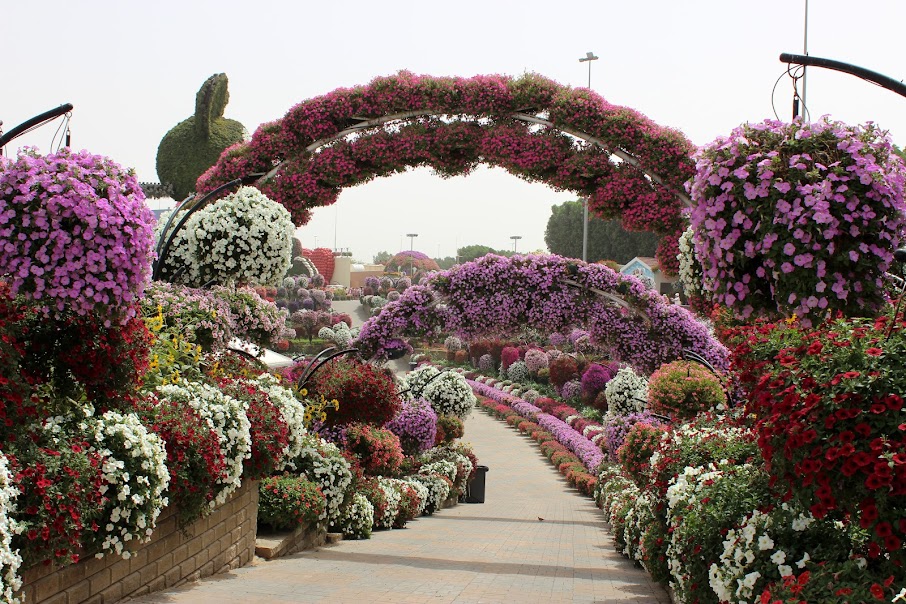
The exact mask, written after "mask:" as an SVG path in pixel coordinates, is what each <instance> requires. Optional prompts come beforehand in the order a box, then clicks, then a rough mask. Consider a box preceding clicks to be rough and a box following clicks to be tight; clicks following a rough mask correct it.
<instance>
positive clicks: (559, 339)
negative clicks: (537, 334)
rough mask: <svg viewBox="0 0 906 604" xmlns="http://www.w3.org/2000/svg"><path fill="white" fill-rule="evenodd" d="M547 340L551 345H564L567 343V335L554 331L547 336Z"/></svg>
mask: <svg viewBox="0 0 906 604" xmlns="http://www.w3.org/2000/svg"><path fill="white" fill-rule="evenodd" d="M547 341H548V342H549V343H550V345H551V346H563V344H565V343H566V336H564V335H563V334H562V333H557V332H554V333H552V334H551V335H549V336H548V337H547Z"/></svg>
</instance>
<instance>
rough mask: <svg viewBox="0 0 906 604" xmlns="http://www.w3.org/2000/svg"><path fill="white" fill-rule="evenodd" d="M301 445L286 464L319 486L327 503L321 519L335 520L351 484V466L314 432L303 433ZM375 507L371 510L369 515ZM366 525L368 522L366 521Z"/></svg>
mask: <svg viewBox="0 0 906 604" xmlns="http://www.w3.org/2000/svg"><path fill="white" fill-rule="evenodd" d="M302 441H303V443H302V448H301V451H300V452H299V455H297V456H296V457H295V458H294V459H293V460H292V461H291V462H290V463H289V464H288V465H289V467H291V468H293V469H294V470H295V471H297V472H299V473H301V474H304V475H305V476H306V477H307V478H308V479H309V480H311V481H312V482H314V483H315V484H316V485H318V486H319V487H321V493H323V494H324V499H325V500H326V505H325V506H324V512H323V513H322V514H321V519H322V520H323V519H327V521H328V522H329V523H334V522H338V520H337V519H338V518H339V516H340V508H341V506H342V505H343V500H344V499H345V498H346V490H347V489H349V485H350V484H352V470H351V469H350V466H349V462H348V461H346V459H345V458H344V457H343V454H342V453H340V449H339V448H337V446H336V445H335V444H333V443H330V442H327V441H326V440H323V439H321V438H318V437H317V436H315V435H314V434H306V435H305V436H303V437H302ZM373 514H374V510H372V515H373ZM368 526H369V528H370V527H371V525H370V524H369V525H368Z"/></svg>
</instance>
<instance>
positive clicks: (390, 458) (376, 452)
mask: <svg viewBox="0 0 906 604" xmlns="http://www.w3.org/2000/svg"><path fill="white" fill-rule="evenodd" d="M346 449H347V450H348V451H349V452H350V453H353V454H354V455H355V456H356V457H358V459H359V462H360V463H361V466H362V470H363V471H364V472H365V473H367V474H371V475H375V476H387V477H394V476H397V475H398V474H399V471H400V466H401V465H402V463H403V449H402V447H401V446H400V439H399V437H398V436H397V435H396V434H394V433H393V432H391V431H390V430H385V429H384V428H376V427H374V426H369V425H367V424H353V425H352V426H349V428H347V429H346Z"/></svg>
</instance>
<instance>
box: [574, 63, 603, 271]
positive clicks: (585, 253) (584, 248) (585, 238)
mask: <svg viewBox="0 0 906 604" xmlns="http://www.w3.org/2000/svg"><path fill="white" fill-rule="evenodd" d="M599 58H600V57H597V56H595V53H593V52H591V51H590V50H589V51H588V52H587V53H585V56H584V57H582V58H581V59H579V62H580V63H588V89H589V90H591V62H592V61H597V60H598V59H599ZM582 262H588V197H586V198H585V200H584V201H583V202H582Z"/></svg>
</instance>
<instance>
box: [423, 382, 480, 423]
mask: <svg viewBox="0 0 906 604" xmlns="http://www.w3.org/2000/svg"><path fill="white" fill-rule="evenodd" d="M422 398H424V399H425V400H427V401H428V402H429V403H431V407H432V408H434V411H435V412H436V413H437V414H438V415H454V416H456V417H458V418H460V419H465V418H466V416H467V415H469V413H470V412H471V411H472V408H473V407H474V406H475V403H476V402H477V399H476V398H475V393H473V392H472V387H471V386H469V383H468V382H467V381H466V378H465V377H463V376H462V375H460V374H458V373H455V372H453V371H445V372H443V374H442V375H440V376H438V377H437V378H436V379H434V380H432V381H431V382H430V383H429V384H428V385H427V386H426V387H425V389H424V391H423V392H422Z"/></svg>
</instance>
